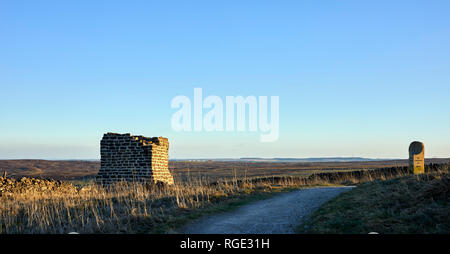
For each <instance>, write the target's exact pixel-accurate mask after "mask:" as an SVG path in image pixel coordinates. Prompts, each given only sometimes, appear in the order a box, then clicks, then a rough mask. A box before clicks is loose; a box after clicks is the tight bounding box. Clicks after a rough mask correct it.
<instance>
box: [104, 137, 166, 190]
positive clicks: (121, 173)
mask: <svg viewBox="0 0 450 254" xmlns="http://www.w3.org/2000/svg"><path fill="white" fill-rule="evenodd" d="M100 149H101V150H100V154H101V168H100V171H99V173H98V175H97V179H96V180H97V183H100V184H104V185H109V184H111V183H114V182H118V181H133V182H151V183H158V182H162V183H165V184H168V185H172V184H173V177H172V175H171V174H170V171H169V140H168V139H167V138H163V137H153V138H148V137H144V136H131V135H130V134H129V133H127V134H117V133H110V132H109V133H107V134H104V135H103V139H102V140H101V142H100Z"/></svg>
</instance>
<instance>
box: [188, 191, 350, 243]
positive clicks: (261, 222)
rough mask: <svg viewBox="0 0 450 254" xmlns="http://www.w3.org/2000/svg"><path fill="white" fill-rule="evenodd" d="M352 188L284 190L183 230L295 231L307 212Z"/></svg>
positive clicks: (192, 224) (207, 232)
mask: <svg viewBox="0 0 450 254" xmlns="http://www.w3.org/2000/svg"><path fill="white" fill-rule="evenodd" d="M351 188H353V187H351V186H346V187H316V188H310V189H302V190H297V191H292V192H288V193H283V194H280V195H277V196H275V197H272V198H270V199H265V200H260V201H257V202H254V203H251V204H248V205H244V206H242V207H240V208H239V209H238V210H236V211H233V212H227V213H222V214H217V215H212V216H208V217H206V218H201V219H199V220H196V221H194V222H192V223H191V224H188V225H187V226H185V227H184V228H182V229H181V230H180V231H181V232H180V233H185V234H293V233H295V228H296V227H297V226H298V225H299V224H300V223H301V222H302V219H304V218H305V216H308V215H310V214H311V213H312V212H313V211H314V210H316V209H317V208H319V207H320V206H321V205H322V204H324V203H325V202H326V201H328V200H330V199H331V198H333V197H335V196H337V195H339V194H340V193H342V192H345V191H348V190H350V189H351Z"/></svg>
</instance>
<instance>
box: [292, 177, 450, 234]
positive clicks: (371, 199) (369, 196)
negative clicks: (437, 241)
mask: <svg viewBox="0 0 450 254" xmlns="http://www.w3.org/2000/svg"><path fill="white" fill-rule="evenodd" d="M449 199H450V176H449V174H448V172H441V173H431V174H424V175H419V176H413V175H410V176H403V177H399V178H395V179H391V180H386V181H381V180H376V181H373V182H367V183H362V184H359V186H358V187H357V188H355V189H353V190H351V191H349V192H346V193H343V194H342V195H340V196H338V197H337V198H335V199H333V200H331V201H329V202H327V203H326V204H325V205H323V206H322V207H321V208H320V209H319V210H317V211H316V212H315V213H314V214H313V215H312V216H311V218H309V219H308V220H307V221H306V222H305V223H304V224H303V225H301V226H300V227H299V228H298V233H313V234H314V233H319V234H321V233H326V234H329V233H331V234H341V233H343V234H367V233H369V232H378V233H383V234H405V233H406V234H411V233H412V234H414V233H418V234H424V233H425V234H426V233H433V234H434V233H443V234H448V233H450V219H449V217H448V215H449V214H450V202H449V201H450V200H449Z"/></svg>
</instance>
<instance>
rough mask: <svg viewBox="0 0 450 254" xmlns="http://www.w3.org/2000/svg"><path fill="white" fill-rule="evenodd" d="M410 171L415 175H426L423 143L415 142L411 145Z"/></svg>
mask: <svg viewBox="0 0 450 254" xmlns="http://www.w3.org/2000/svg"><path fill="white" fill-rule="evenodd" d="M409 169H410V170H411V171H412V172H413V173H414V174H423V173H425V146H424V145H423V143H422V142H419V141H414V142H412V143H411V145H409Z"/></svg>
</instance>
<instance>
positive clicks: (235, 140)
mask: <svg viewBox="0 0 450 254" xmlns="http://www.w3.org/2000/svg"><path fill="white" fill-rule="evenodd" d="M449 12H450V2H449V1H372V2H369V1H8V2H7V1H2V2H1V3H0V34H1V40H0V88H1V90H0V91H1V93H0V159H11V158H43V159H95V158H99V141H100V139H101V137H102V134H103V133H105V132H109V131H112V132H121V133H132V134H139V135H146V136H165V137H168V138H169V140H170V142H171V149H170V156H171V158H218V157H248V156H258V157H315V156H364V157H373V158H406V157H407V149H408V145H409V143H410V142H411V141H414V140H420V141H423V142H424V143H425V146H426V156H427V157H450V131H449V130H450V117H449V116H450V100H449V96H450V18H449V17H448V13H449ZM195 87H200V88H203V94H204V96H208V95H217V96H219V97H222V98H224V97H225V96H237V95H242V96H249V95H254V96H259V95H262V96H264V95H266V96H279V97H280V138H279V140H278V141H277V142H273V143H260V142H259V134H258V133H252V132H243V133H238V132H236V133H235V132H231V133H230V132H175V131H173V130H172V129H171V126H170V119H171V117H172V115H173V113H174V112H175V111H176V110H175V109H172V108H171V107H170V102H171V100H172V98H174V97H175V96H177V95H185V96H188V97H191V98H193V89H194V88H195Z"/></svg>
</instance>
